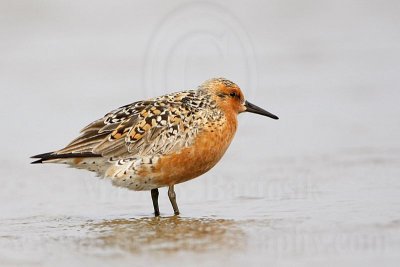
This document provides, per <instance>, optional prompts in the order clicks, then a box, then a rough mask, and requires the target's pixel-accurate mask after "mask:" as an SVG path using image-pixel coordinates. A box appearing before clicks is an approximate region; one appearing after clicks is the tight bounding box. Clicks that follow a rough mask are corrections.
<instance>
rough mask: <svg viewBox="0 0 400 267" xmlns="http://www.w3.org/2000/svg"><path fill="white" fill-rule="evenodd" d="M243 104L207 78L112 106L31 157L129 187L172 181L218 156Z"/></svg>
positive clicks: (230, 89) (229, 85)
mask: <svg viewBox="0 0 400 267" xmlns="http://www.w3.org/2000/svg"><path fill="white" fill-rule="evenodd" d="M246 103H247V102H245V100H244V97H243V94H242V93H241V91H240V88H239V87H238V86H237V85H236V84H234V83H233V82H231V81H229V80H226V79H224V78H215V79H211V80H208V81H206V82H204V83H203V84H202V85H200V86H199V87H198V89H197V90H187V91H182V92H178V93H172V94H167V95H163V96H160V97H156V98H153V99H149V100H145V101H138V102H134V103H132V104H129V105H125V106H122V107H120V108H118V109H116V110H113V111H111V112H109V113H107V114H106V115H105V116H104V117H103V118H101V119H98V120H96V121H94V122H93V123H91V124H89V125H88V126H86V127H85V128H83V129H82V131H81V135H80V136H78V137H77V138H76V139H75V140H73V141H72V142H71V143H69V144H68V145H67V146H66V147H65V148H63V149H60V150H58V151H55V152H51V153H45V154H41V155H37V156H34V157H35V158H39V160H38V161H36V162H34V163H43V162H51V163H66V164H69V165H70V166H72V167H75V168H79V169H87V170H89V171H94V172H96V173H97V174H98V175H99V176H101V177H108V178H111V180H112V182H113V184H114V185H116V186H122V187H127V188H129V189H132V190H152V189H155V188H159V187H163V186H173V185H175V184H178V183H181V182H184V181H187V180H189V179H192V178H195V177H197V176H199V175H201V174H203V173H204V172H206V171H208V170H209V169H211V168H212V167H213V166H214V165H215V164H216V163H217V162H218V161H219V159H220V158H221V157H222V155H223V154H224V153H225V151H226V149H227V148H228V146H229V144H230V142H231V140H232V139H233V136H234V134H235V132H236V128H237V114H238V113H240V112H243V111H246V106H245V104H246ZM254 107H256V106H254ZM257 108H258V107H257ZM262 111H263V110H262ZM265 112H266V111H265ZM256 113H257V112H256ZM258 113H259V112H258ZM271 115H272V114H271ZM273 116H274V115H273ZM153 201H154V200H153Z"/></svg>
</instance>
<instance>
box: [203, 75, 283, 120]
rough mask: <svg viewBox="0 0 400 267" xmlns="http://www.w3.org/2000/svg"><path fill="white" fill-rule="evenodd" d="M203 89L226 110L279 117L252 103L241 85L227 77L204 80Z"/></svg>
mask: <svg viewBox="0 0 400 267" xmlns="http://www.w3.org/2000/svg"><path fill="white" fill-rule="evenodd" d="M200 88H201V89H204V90H207V91H208V92H209V93H210V94H211V95H212V97H213V99H214V100H215V101H216V102H217V105H218V106H219V107H220V108H221V109H222V110H224V111H225V112H234V113H236V114H239V113H242V112H251V113H256V114H260V115H263V116H267V117H270V118H272V119H275V120H277V119H279V118H278V117H277V116H276V115H274V114H272V113H270V112H268V111H266V110H264V109H262V108H260V107H258V106H256V105H254V104H252V103H250V102H249V101H247V100H245V97H244V95H243V93H242V91H241V90H240V88H239V86H237V85H236V84H235V83H233V82H231V81H229V80H227V79H225V78H214V79H211V80H208V81H206V82H204V83H203V84H202V85H201V86H200Z"/></svg>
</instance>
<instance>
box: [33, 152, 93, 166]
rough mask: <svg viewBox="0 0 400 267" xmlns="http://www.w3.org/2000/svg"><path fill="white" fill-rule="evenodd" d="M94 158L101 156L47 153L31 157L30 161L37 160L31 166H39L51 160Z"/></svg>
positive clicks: (85, 153)
mask: <svg viewBox="0 0 400 267" xmlns="http://www.w3.org/2000/svg"><path fill="white" fill-rule="evenodd" d="M94 157H101V155H98V154H94V153H91V152H84V153H65V154H57V153H56V152H48V153H43V154H39V155H35V156H32V157H31V158H32V159H38V160H35V161H32V162H31V164H39V163H46V162H51V161H52V160H58V159H72V158H94Z"/></svg>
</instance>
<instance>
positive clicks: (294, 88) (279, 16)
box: [0, 0, 400, 266]
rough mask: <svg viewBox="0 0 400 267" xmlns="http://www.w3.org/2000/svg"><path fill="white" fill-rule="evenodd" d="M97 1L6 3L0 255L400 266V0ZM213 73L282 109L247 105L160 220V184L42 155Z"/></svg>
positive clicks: (73, 260) (74, 262) (87, 260)
mask: <svg viewBox="0 0 400 267" xmlns="http://www.w3.org/2000/svg"><path fill="white" fill-rule="evenodd" d="M128 2H129V3H128ZM211 2H212V1H211ZM89 3H90V1H79V2H78V1H64V0H59V1H47V0H46V1H39V2H38V3H35V4H32V1H18V3H17V2H16V1H2V2H1V3H0V12H3V13H2V14H1V17H2V22H4V23H1V24H0V30H2V32H3V31H4V32H5V33H6V35H4V36H7V38H3V39H2V40H1V42H0V53H1V59H2V60H1V61H0V73H1V77H0V78H1V79H0V83H1V84H0V88H2V89H1V90H3V91H2V93H3V97H2V98H1V99H0V101H1V105H0V109H1V110H0V114H1V116H2V129H1V131H0V137H1V140H2V142H1V152H0V153H1V154H0V266H110V265H115V266H131V265H134V266H136V265H137V266H148V265H153V266H216V265H227V266H244V265H249V266H269V265H280V266H293V265H296V266H321V265H323V266H397V265H398V262H399V261H400V179H399V178H400V142H399V136H400V123H399V115H400V105H399V101H398V100H399V99H400V90H399V84H400V79H399V75H398V73H400V64H399V62H400V53H399V49H398V48H399V43H400V32H399V30H400V28H399V27H398V25H399V23H400V21H399V18H400V17H399V16H398V14H399V13H400V10H399V8H400V6H399V5H398V1H384V3H383V2H382V1H374V0H369V1H346V3H344V2H338V1H301V2H299V1H294V0H293V1H264V2H263V3H264V4H262V5H260V3H259V1H254V3H253V2H251V3H250V4H249V3H248V2H246V3H244V2H243V3H242V2H241V1H229V3H226V4H221V3H220V4H216V3H215V4H213V3H210V2H207V3H199V2H196V3H195V4H193V5H192V4H187V3H186V1H185V3H184V2H181V1H168V4H166V2H165V3H164V2H163V3H161V2H157V3H156V2H154V1H147V2H146V3H140V7H141V8H138V5H139V4H138V3H135V2H132V1H125V2H123V3H124V4H121V3H122V2H118V1H114V2H110V1H96V3H91V4H89ZM216 51H217V52H216ZM183 52H185V53H183ZM221 53H222V54H221ZM213 76H226V77H228V78H230V79H232V80H234V81H236V82H238V83H239V85H240V86H241V87H242V89H243V91H244V93H245V95H246V96H247V97H248V99H249V101H251V102H254V103H255V104H257V105H259V106H262V107H264V108H266V109H267V110H269V111H271V112H272V113H276V114H277V115H278V116H279V117H280V120H279V121H273V120H270V119H266V118H263V117H259V116H252V115H250V114H243V115H240V118H239V129H238V132H237V134H236V137H235V139H234V141H233V143H232V145H231V147H230V148H229V150H228V152H227V153H226V155H225V156H224V158H223V159H222V160H221V162H220V163H219V164H218V165H217V166H216V167H215V168H214V169H212V170H211V171H210V172H209V173H207V174H205V175H203V176H202V177H200V178H198V179H195V180H192V181H189V182H187V183H184V184H181V185H177V186H176V193H177V200H178V205H179V208H180V210H181V213H182V215H181V216H179V217H176V216H171V215H172V214H173V211H172V208H171V206H170V204H169V200H168V197H167V192H166V190H165V189H161V190H160V209H161V217H160V218H153V217H152V203H151V197H150V193H149V192H132V191H128V190H125V189H121V188H116V187H112V186H111V184H110V183H109V182H108V181H106V180H99V179H97V178H95V177H93V174H91V173H89V172H85V171H79V170H74V169H68V168H65V167H64V166H57V165H46V166H40V165H30V164H29V162H30V161H29V156H31V155H34V154H38V153H41V152H47V151H50V150H53V149H55V148H59V147H61V146H63V145H65V144H66V143H68V141H70V140H71V139H72V138H74V137H75V136H76V134H77V132H78V130H79V129H80V128H82V127H83V126H84V125H85V124H87V123H89V122H91V121H92V120H94V119H96V118H98V117H100V116H102V115H104V114H105V113H106V112H107V111H109V110H111V109H113V108H116V107H118V106H121V105H124V104H127V103H130V102H132V101H134V100H139V99H143V98H146V97H149V96H155V95H157V94H162V93H165V92H172V91H177V90H181V89H183V88H187V87H190V88H192V87H193V86H195V85H197V84H198V83H199V82H201V81H203V80H204V79H207V78H209V77H213ZM133 88H134V89H133Z"/></svg>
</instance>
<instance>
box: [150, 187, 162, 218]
mask: <svg viewBox="0 0 400 267" xmlns="http://www.w3.org/2000/svg"><path fill="white" fill-rule="evenodd" d="M151 199H152V200H153V207H154V216H160V210H159V208H158V188H155V189H151Z"/></svg>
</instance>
